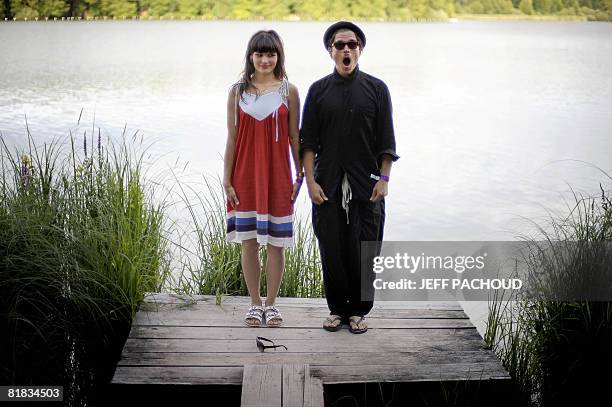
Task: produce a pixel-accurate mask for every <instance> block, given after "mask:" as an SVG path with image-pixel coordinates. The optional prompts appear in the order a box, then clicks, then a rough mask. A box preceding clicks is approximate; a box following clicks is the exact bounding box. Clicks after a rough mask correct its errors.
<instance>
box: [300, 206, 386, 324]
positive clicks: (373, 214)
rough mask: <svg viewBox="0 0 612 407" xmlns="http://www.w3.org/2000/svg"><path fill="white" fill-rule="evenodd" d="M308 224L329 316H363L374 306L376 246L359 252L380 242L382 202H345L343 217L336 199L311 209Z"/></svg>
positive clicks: (342, 210)
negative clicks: (316, 247) (316, 246)
mask: <svg viewBox="0 0 612 407" xmlns="http://www.w3.org/2000/svg"><path fill="white" fill-rule="evenodd" d="M312 223H313V228H314V232H315V236H316V237H317V239H318V241H319V250H320V253H321V263H322V266H323V283H324V287H325V296H326V298H327V305H328V306H329V310H330V312H331V313H332V314H335V315H339V316H340V317H342V318H343V319H344V320H346V319H347V318H348V317H350V316H353V315H360V316H361V315H366V314H368V312H370V310H371V309H372V307H373V305H374V288H373V286H372V282H373V281H374V272H373V271H372V263H373V258H374V256H378V255H379V254H380V243H377V244H370V245H368V246H369V247H368V248H367V249H365V250H362V245H361V242H363V241H376V242H382V239H383V228H384V225H385V202H384V199H383V200H381V201H379V202H371V201H361V200H356V199H352V200H351V201H349V211H348V223H347V213H346V211H345V209H344V208H343V207H342V202H341V200H340V197H338V198H336V199H331V198H330V199H329V200H328V201H326V202H324V203H322V204H321V205H315V204H313V206H312ZM362 267H363V269H364V270H363V273H362Z"/></svg>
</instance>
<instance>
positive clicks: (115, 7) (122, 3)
mask: <svg viewBox="0 0 612 407" xmlns="http://www.w3.org/2000/svg"><path fill="white" fill-rule="evenodd" d="M100 12H101V13H102V14H103V15H105V16H108V17H126V18H127V17H131V16H134V15H136V3H135V2H133V1H130V0H116V1H104V2H102V4H101V7H100Z"/></svg>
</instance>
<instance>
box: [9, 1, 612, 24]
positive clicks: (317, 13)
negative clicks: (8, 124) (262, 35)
mask: <svg viewBox="0 0 612 407" xmlns="http://www.w3.org/2000/svg"><path fill="white" fill-rule="evenodd" d="M5 4H9V5H10V7H9V9H7V7H6V6H5ZM3 12H4V13H7V14H8V16H9V17H16V18H18V19H25V18H27V19H34V18H36V17H38V18H44V17H68V16H74V17H77V16H82V17H85V16H89V17H93V16H109V17H112V16H114V17H122V16H125V17H132V16H135V15H140V16H143V17H164V16H165V17H170V16H172V17H182V18H189V17H203V18H207V19H236V20H261V19H264V20H283V19H294V18H297V19H301V20H338V19H355V20H374V21H407V20H414V19H446V18H448V17H450V16H453V15H455V13H456V12H459V13H471V14H516V13H519V14H520V13H522V14H525V15H533V14H538V15H550V14H557V15H585V16H587V17H588V18H589V19H591V20H611V19H612V0H529V1H528V0H522V1H521V0H327V1H325V0H219V1H215V0H140V1H135V0H4V1H2V2H0V15H2V13H3Z"/></svg>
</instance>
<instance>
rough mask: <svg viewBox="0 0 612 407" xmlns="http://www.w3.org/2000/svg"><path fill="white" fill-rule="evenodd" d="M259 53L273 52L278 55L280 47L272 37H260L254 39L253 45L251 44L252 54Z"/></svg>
mask: <svg viewBox="0 0 612 407" xmlns="http://www.w3.org/2000/svg"><path fill="white" fill-rule="evenodd" d="M253 52H259V53H262V54H264V53H268V52H272V53H275V54H278V53H279V52H278V47H277V46H276V42H275V41H274V38H272V36H271V35H260V36H259V37H258V38H256V39H254V41H253V44H251V52H250V54H252V53H253Z"/></svg>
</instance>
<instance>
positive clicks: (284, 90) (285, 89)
mask: <svg viewBox="0 0 612 407" xmlns="http://www.w3.org/2000/svg"><path fill="white" fill-rule="evenodd" d="M278 93H280V95H281V98H282V99H283V102H285V103H286V104H288V103H289V81H288V80H287V78H283V80H282V82H281V85H280V88H279V89H278Z"/></svg>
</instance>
